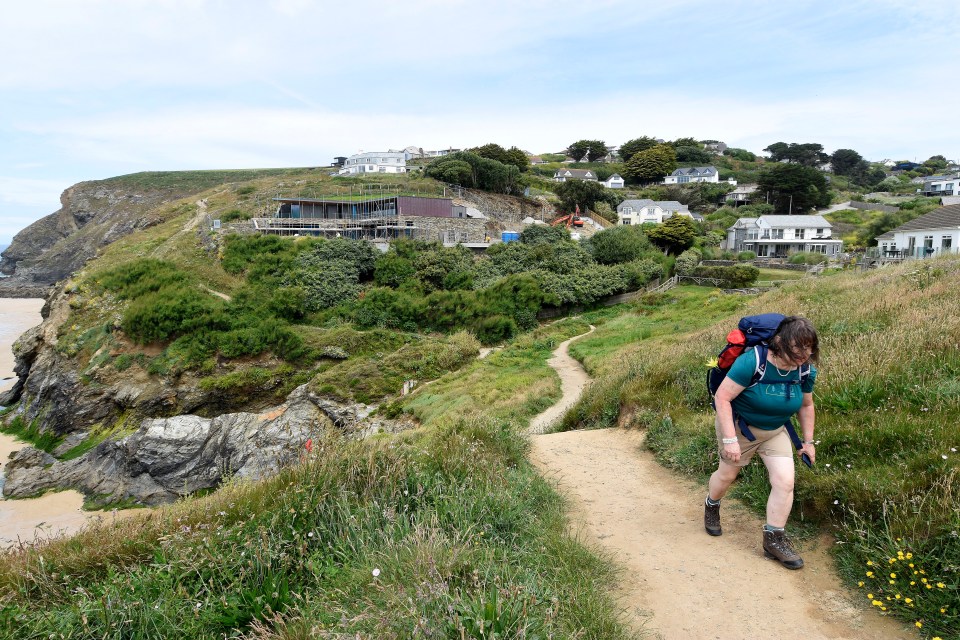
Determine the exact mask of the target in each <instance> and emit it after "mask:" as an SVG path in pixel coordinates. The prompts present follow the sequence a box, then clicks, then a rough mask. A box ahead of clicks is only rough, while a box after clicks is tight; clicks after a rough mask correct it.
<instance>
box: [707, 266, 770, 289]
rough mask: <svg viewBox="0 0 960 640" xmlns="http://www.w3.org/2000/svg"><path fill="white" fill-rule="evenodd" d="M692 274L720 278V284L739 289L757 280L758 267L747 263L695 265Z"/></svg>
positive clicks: (758, 274)
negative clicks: (719, 265) (726, 265)
mask: <svg viewBox="0 0 960 640" xmlns="http://www.w3.org/2000/svg"><path fill="white" fill-rule="evenodd" d="M693 275H695V276H697V277H699V278H713V279H716V280H721V281H722V282H721V285H720V286H722V287H725V288H728V289H741V288H743V287H749V286H750V285H752V284H753V283H754V282H756V281H757V278H758V277H759V276H760V269H757V268H756V267H754V266H753V265H749V264H738V265H734V266H732V267H697V268H696V269H695V270H694V272H693Z"/></svg>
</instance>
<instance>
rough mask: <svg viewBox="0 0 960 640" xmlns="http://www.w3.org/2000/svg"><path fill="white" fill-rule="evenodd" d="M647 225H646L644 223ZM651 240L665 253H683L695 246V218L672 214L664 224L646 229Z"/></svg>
mask: <svg viewBox="0 0 960 640" xmlns="http://www.w3.org/2000/svg"><path fill="white" fill-rule="evenodd" d="M644 226H645V227H646V225H644ZM644 233H646V234H647V238H649V239H650V242H652V243H653V244H655V245H657V246H658V247H660V248H661V249H663V251H664V252H665V253H673V254H677V253H681V252H683V251H685V250H686V249H689V248H690V247H692V246H693V242H694V240H695V239H696V237H697V226H696V225H695V224H694V222H693V220H692V219H690V218H688V217H686V216H680V215H674V216H670V217H669V218H667V219H666V220H664V221H663V223H662V224H657V225H652V226H650V227H649V228H645V229H644Z"/></svg>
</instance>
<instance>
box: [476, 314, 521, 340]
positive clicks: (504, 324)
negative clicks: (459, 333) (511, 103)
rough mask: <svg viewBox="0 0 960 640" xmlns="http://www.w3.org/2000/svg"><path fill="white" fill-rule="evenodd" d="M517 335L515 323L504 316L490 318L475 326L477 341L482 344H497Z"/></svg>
mask: <svg viewBox="0 0 960 640" xmlns="http://www.w3.org/2000/svg"><path fill="white" fill-rule="evenodd" d="M516 333H517V323H516V322H514V320H513V318H508V317H506V316H500V315H497V316H490V317H489V318H484V319H482V320H481V321H480V323H479V324H478V325H477V340H479V341H480V342H482V343H483V344H497V343H498V342H503V341H504V340H509V339H510V338H512V337H513V336H514V335H516Z"/></svg>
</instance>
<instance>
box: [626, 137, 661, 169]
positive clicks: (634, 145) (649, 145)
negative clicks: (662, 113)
mask: <svg viewBox="0 0 960 640" xmlns="http://www.w3.org/2000/svg"><path fill="white" fill-rule="evenodd" d="M658 144H660V143H659V142H657V141H656V140H655V139H654V138H651V137H650V136H641V137H639V138H634V139H633V140H627V141H626V142H624V143H623V144H622V145H620V152H619V153H620V160H621V161H622V162H623V163H624V164H626V163H627V162H629V161H630V158H632V157H633V156H634V155H636V154H637V153H639V152H641V151H646V150H647V149H653V148H654V147H655V146H657V145H658Z"/></svg>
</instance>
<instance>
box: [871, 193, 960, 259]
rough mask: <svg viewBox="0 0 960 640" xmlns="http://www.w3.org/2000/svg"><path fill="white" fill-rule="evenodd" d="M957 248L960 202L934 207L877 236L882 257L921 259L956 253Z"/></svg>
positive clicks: (959, 230)
mask: <svg viewBox="0 0 960 640" xmlns="http://www.w3.org/2000/svg"><path fill="white" fill-rule="evenodd" d="M958 247H960V204H952V205H949V206H946V207H940V208H939V209H934V210H933V211H931V212H930V213H927V214H925V215H922V216H920V217H919V218H915V219H913V220H911V221H910V222H906V223H904V224H902V225H900V226H899V227H897V228H896V229H892V230H890V231H888V232H886V233H885V234H883V235H882V236H879V237H877V248H878V249H879V251H880V255H882V256H888V257H890V256H895V257H905V258H924V257H927V256H933V255H939V254H943V253H957V251H958Z"/></svg>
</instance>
